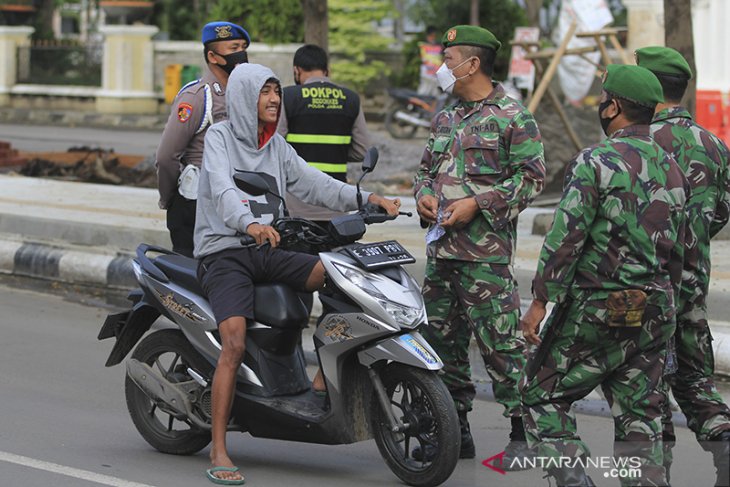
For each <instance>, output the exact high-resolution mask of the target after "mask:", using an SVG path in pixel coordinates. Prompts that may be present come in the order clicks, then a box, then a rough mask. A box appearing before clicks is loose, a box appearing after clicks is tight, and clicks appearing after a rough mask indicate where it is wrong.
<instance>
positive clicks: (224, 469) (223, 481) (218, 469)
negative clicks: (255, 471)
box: [205, 467, 246, 485]
mask: <svg viewBox="0 0 730 487" xmlns="http://www.w3.org/2000/svg"><path fill="white" fill-rule="evenodd" d="M216 472H238V467H213V468H209V469H208V470H206V471H205V475H206V476H207V477H208V480H210V481H211V482H213V483H214V484H218V485H243V484H244V483H245V482H246V480H245V479H244V478H243V475H241V478H240V479H221V478H218V477H216V476H215V474H216Z"/></svg>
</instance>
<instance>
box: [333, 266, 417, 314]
mask: <svg viewBox="0 0 730 487" xmlns="http://www.w3.org/2000/svg"><path fill="white" fill-rule="evenodd" d="M335 267H336V268H337V270H338V271H340V273H342V275H343V276H345V278H346V279H347V280H348V281H350V282H351V283H352V284H354V285H355V286H357V287H358V288H359V289H360V290H362V291H363V292H365V293H367V294H369V295H370V296H372V297H373V298H375V301H377V303H378V304H379V305H380V307H381V308H383V310H384V311H385V312H386V313H387V314H388V315H390V316H391V317H392V318H393V319H394V320H395V322H396V323H398V325H399V326H402V327H405V328H413V327H415V326H417V325H419V324H420V322H421V318H422V316H423V309H422V308H413V307H410V306H405V305H402V304H400V303H396V302H395V301H392V300H390V299H388V298H387V297H386V296H385V295H384V294H383V293H382V292H381V291H380V290H379V289H378V288H377V287H375V285H374V284H373V283H372V282H371V278H369V277H368V274H369V275H370V276H373V274H370V273H367V274H366V273H365V272H363V271H362V270H360V269H357V268H355V267H350V266H347V265H342V264H335Z"/></svg>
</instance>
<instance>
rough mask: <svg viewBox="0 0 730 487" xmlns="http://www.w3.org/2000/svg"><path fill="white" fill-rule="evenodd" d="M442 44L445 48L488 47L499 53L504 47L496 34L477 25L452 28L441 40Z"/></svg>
mask: <svg viewBox="0 0 730 487" xmlns="http://www.w3.org/2000/svg"><path fill="white" fill-rule="evenodd" d="M441 44H443V45H444V47H451V46H477V47H488V48H490V49H494V50H495V51H499V48H500V47H502V43H501V42H499V41H498V40H497V38H496V37H494V34H492V33H491V32H489V31H488V30H487V29H482V28H481V27H477V26H476V25H457V26H456V27H452V28H450V29H449V30H447V31H446V33H445V34H444V36H443V37H442V38H441Z"/></svg>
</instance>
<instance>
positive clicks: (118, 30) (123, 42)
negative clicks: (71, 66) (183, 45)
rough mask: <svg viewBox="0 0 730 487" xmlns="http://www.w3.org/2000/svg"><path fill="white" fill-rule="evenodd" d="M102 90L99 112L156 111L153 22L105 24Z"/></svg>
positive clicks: (103, 30) (97, 102)
mask: <svg viewBox="0 0 730 487" xmlns="http://www.w3.org/2000/svg"><path fill="white" fill-rule="evenodd" d="M99 31H100V32H101V33H102V34H104V61H103V64H102V74H101V90H100V91H99V93H98V94H97V97H96V110H97V111H98V112H100V113H157V106H158V101H157V94H156V93H155V91H154V69H153V68H154V66H153V63H154V48H153V45H152V36H153V35H155V34H156V33H157V31H158V29H157V27H154V26H151V25H106V26H103V27H100V28H99Z"/></svg>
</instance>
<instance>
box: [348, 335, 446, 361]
mask: <svg viewBox="0 0 730 487" xmlns="http://www.w3.org/2000/svg"><path fill="white" fill-rule="evenodd" d="M357 358H358V360H360V363H361V364H363V365H364V366H366V367H370V366H372V364H374V363H375V362H378V361H380V360H386V361H388V362H398V363H402V364H406V365H411V366H413V367H418V368H421V369H426V370H439V369H441V368H442V367H443V366H444V363H443V362H442V361H441V359H440V358H439V356H438V355H437V354H436V352H435V351H434V350H433V348H431V345H429V344H428V342H427V341H426V340H425V339H424V338H423V336H421V334H420V333H418V332H415V331H414V332H411V333H405V334H403V335H397V336H392V337H388V338H387V339H385V340H382V341H380V342H378V343H376V344H374V345H373V346H372V347H369V348H366V349H365V350H361V351H360V352H358V354H357Z"/></svg>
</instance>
